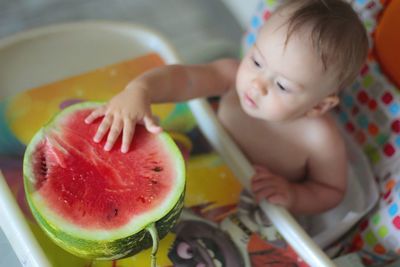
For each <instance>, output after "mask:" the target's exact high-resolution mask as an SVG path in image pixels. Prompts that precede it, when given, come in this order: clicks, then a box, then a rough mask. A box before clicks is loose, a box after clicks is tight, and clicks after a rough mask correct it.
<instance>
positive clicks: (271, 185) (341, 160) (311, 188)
mask: <svg viewBox="0 0 400 267" xmlns="http://www.w3.org/2000/svg"><path fill="white" fill-rule="evenodd" d="M307 142H308V144H307V146H308V147H310V156H309V158H308V161H307V173H306V179H305V180H304V181H303V182H293V181H289V180H287V179H286V178H285V177H282V176H280V175H276V174H274V173H271V172H270V171H269V170H268V169H267V168H265V167H262V166H256V167H255V172H256V174H255V175H254V176H253V178H252V181H251V189H252V192H253V194H254V196H255V198H256V200H257V201H260V200H262V199H267V200H268V201H269V202H270V203H272V204H277V205H280V206H283V207H285V208H286V209H288V210H289V211H290V212H291V213H293V214H296V215H307V214H318V213H321V212H324V211H326V210H329V209H331V208H333V207H335V206H336V205H337V204H339V202H340V201H341V200H342V198H343V196H344V193H345V190H346V185H347V157H346V149H345V146H344V142H343V140H342V138H341V137H340V135H339V133H338V132H337V130H334V129H332V128H331V127H322V129H321V128H319V129H318V130H316V131H314V134H312V136H311V137H310V140H308V141H307Z"/></svg>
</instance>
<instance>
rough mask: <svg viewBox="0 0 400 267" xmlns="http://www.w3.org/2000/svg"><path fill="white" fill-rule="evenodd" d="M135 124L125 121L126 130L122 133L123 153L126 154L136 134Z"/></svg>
mask: <svg viewBox="0 0 400 267" xmlns="http://www.w3.org/2000/svg"><path fill="white" fill-rule="evenodd" d="M135 123H136V122H132V121H131V120H129V119H125V120H124V130H123V131H122V146H121V152H122V153H126V152H128V150H129V147H130V145H131V142H132V138H133V134H134V133H135Z"/></svg>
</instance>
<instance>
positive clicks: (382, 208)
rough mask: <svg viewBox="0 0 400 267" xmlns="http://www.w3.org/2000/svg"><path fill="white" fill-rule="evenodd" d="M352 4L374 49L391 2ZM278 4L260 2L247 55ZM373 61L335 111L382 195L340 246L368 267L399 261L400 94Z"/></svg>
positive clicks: (245, 44) (362, 0)
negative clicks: (367, 162)
mask: <svg viewBox="0 0 400 267" xmlns="http://www.w3.org/2000/svg"><path fill="white" fill-rule="evenodd" d="M392 1H400V0H392ZM350 2H351V4H352V6H353V8H354V9H355V10H356V11H357V13H358V14H359V16H360V18H361V20H362V21H363V23H364V25H365V27H366V29H367V32H368V33H369V37H370V47H371V48H372V47H373V46H374V43H373V40H374V34H375V33H374V31H375V28H376V26H377V21H378V19H377V18H378V17H379V15H380V12H381V11H382V9H383V7H384V6H387V4H388V1H379V0H355V1H350ZM278 4H279V1H277V0H263V1H260V2H259V3H258V6H257V10H256V12H255V13H254V15H253V17H252V19H251V21H250V26H249V28H248V29H247V31H246V33H245V35H244V38H243V51H242V53H243V54H244V52H245V51H246V50H247V49H248V48H249V47H251V46H252V45H253V44H254V42H255V40H256V36H257V32H258V30H259V28H260V27H261V25H262V24H263V23H264V21H265V20H267V19H268V18H269V17H270V16H271V14H272V12H273V11H274V10H275V9H276V8H277V6H278ZM389 6H390V5H389ZM397 27H398V26H397ZM399 49H400V48H399ZM374 58H375V57H374V55H373V54H372V53H371V56H370V57H369V60H368V62H367V63H366V64H365V66H364V67H363V68H362V70H361V71H360V75H359V76H358V78H357V80H356V81H355V82H354V83H353V84H352V86H350V87H349V88H346V89H345V90H344V91H343V93H342V96H341V104H340V105H339V107H338V109H337V110H335V113H336V115H337V120H338V122H339V125H341V126H342V127H343V128H344V129H345V132H346V133H347V134H348V135H350V136H351V137H352V138H353V140H355V142H356V143H357V144H358V145H359V146H360V147H361V148H362V150H363V151H364V152H365V154H366V155H367V157H368V158H369V160H370V163H371V167H372V169H373V172H374V175H375V176H376V180H377V182H378V184H379V187H380V191H381V194H382V197H381V199H380V202H379V204H378V207H377V208H376V209H375V210H373V212H371V214H370V215H369V216H367V217H366V218H365V219H364V220H363V221H362V222H360V224H359V225H358V226H357V227H356V229H355V230H354V231H353V232H352V233H350V234H348V235H347V236H346V237H344V238H342V239H341V241H340V242H339V243H338V244H336V245H338V246H340V247H342V251H343V253H349V252H358V253H359V254H360V255H361V256H362V258H363V260H364V263H366V264H376V263H383V262H389V261H390V260H393V259H395V258H398V257H399V256H400V94H399V89H398V88H396V87H395V86H394V85H393V84H391V83H390V82H389V80H388V79H387V78H386V77H385V75H384V74H383V73H382V71H381V69H380V66H379V64H378V63H377V62H376V60H375V59H374Z"/></svg>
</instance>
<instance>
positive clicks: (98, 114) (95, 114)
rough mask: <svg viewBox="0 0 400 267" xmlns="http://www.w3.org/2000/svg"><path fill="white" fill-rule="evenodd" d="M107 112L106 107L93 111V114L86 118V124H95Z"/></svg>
mask: <svg viewBox="0 0 400 267" xmlns="http://www.w3.org/2000/svg"><path fill="white" fill-rule="evenodd" d="M105 112H106V106H102V107H99V108H97V109H95V110H93V111H92V113H90V114H89V116H87V117H86V118H85V123H87V124H90V123H92V122H94V121H95V120H96V119H97V118H100V117H102V116H104V114H105Z"/></svg>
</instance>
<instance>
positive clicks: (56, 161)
mask: <svg viewBox="0 0 400 267" xmlns="http://www.w3.org/2000/svg"><path fill="white" fill-rule="evenodd" d="M99 105H100V103H91V102H87V103H81V104H76V105H73V106H71V107H69V108H67V109H65V110H63V111H62V112H60V113H59V114H58V115H57V116H56V117H54V118H53V119H52V120H51V122H49V123H48V124H47V125H46V126H44V127H43V128H42V129H40V130H39V132H38V133H37V134H36V135H35V136H34V137H33V139H32V140H31V142H30V144H29V145H28V147H27V149H26V152H25V157H24V185H25V192H26V195H27V200H28V203H29V206H30V208H31V210H32V213H33V215H34V217H35V218H36V220H37V221H38V223H39V225H40V226H41V227H42V228H43V229H44V231H45V232H46V233H47V234H48V235H49V236H50V238H51V239H53V240H54V241H55V242H56V243H57V244H58V245H59V246H61V247H62V248H64V249H66V250H67V251H69V252H71V253H72V254H75V255H78V256H80V257H85V258H91V259H118V258H123V257H126V256H130V255H133V254H135V253H137V252H139V251H141V250H143V249H145V248H148V247H151V246H152V245H153V254H155V252H156V249H157V245H158V237H159V238H162V237H164V236H165V235H166V234H167V233H168V232H169V231H170V229H171V228H172V227H173V226H174V224H175V222H176V221H177V219H178V217H179V214H180V211H181V209H182V207H183V197H184V190H185V164H184V161H183V158H182V155H181V153H180V151H179V149H178V148H177V146H176V145H175V143H174V142H173V140H172V139H171V138H170V137H169V136H168V135H167V134H166V133H161V134H157V135H155V134H151V133H148V132H147V131H146V130H145V129H144V128H143V127H141V126H137V127H136V131H135V136H134V139H133V142H132V145H131V147H130V151H129V152H128V153H126V154H123V153H121V152H120V145H121V143H120V140H118V141H117V143H116V145H115V146H114V148H113V149H112V150H111V151H110V152H106V151H104V150H103V146H104V141H103V143H99V144H97V143H95V142H94V141H93V140H92V139H93V136H94V134H95V132H96V130H97V127H98V125H99V123H100V120H99V121H96V122H95V123H92V124H90V125H88V124H86V123H85V122H84V118H85V117H86V116H87V115H88V114H89V113H90V112H91V111H92V110H93V109H94V108H96V107H98V106H99Z"/></svg>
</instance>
